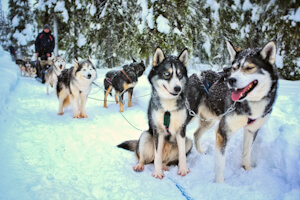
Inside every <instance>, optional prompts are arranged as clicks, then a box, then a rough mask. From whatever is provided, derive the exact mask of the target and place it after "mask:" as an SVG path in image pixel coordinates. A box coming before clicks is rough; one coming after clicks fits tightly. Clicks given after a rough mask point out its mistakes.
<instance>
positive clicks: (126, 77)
mask: <svg viewBox="0 0 300 200" xmlns="http://www.w3.org/2000/svg"><path fill="white" fill-rule="evenodd" d="M121 72H122V73H123V74H124V75H125V76H126V78H127V79H128V80H129V81H130V83H132V80H131V78H129V76H127V74H126V73H125V72H124V71H123V70H121Z"/></svg>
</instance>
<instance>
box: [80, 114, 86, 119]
mask: <svg viewBox="0 0 300 200" xmlns="http://www.w3.org/2000/svg"><path fill="white" fill-rule="evenodd" d="M80 117H81V118H88V116H87V115H86V114H80Z"/></svg>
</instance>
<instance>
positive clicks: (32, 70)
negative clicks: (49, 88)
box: [27, 62, 36, 78]
mask: <svg viewBox="0 0 300 200" xmlns="http://www.w3.org/2000/svg"><path fill="white" fill-rule="evenodd" d="M30 63H31V65H30V67H29V68H28V69H27V72H28V76H29V77H32V78H33V77H35V76H36V68H35V64H34V62H30Z"/></svg>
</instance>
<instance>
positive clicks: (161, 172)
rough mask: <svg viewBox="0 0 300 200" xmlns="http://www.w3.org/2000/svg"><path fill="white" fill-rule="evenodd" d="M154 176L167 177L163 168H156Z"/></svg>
mask: <svg viewBox="0 0 300 200" xmlns="http://www.w3.org/2000/svg"><path fill="white" fill-rule="evenodd" d="M152 176H153V177H154V178H159V179H160V180H161V179H163V178H164V177H165V174H164V173H163V171H162V170H155V171H154V173H153V174H152Z"/></svg>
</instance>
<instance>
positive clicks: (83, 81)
mask: <svg viewBox="0 0 300 200" xmlns="http://www.w3.org/2000/svg"><path fill="white" fill-rule="evenodd" d="M96 78H97V72H96V69H95V67H94V65H93V63H92V62H91V60H90V58H88V59H87V60H84V61H81V62H77V61H76V60H74V67H71V68H70V69H65V70H63V71H62V72H61V74H60V75H59V76H58V82H57V86H56V94H57V97H58V100H59V110H58V115H63V114H64V112H63V107H67V106H68V105H69V103H70V102H71V104H72V107H73V114H74V115H73V118H87V117H88V116H87V115H86V113H85V105H86V101H87V97H88V94H89V93H90V91H91V88H92V82H93V81H94V80H95V79H96ZM79 111H80V114H79Z"/></svg>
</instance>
